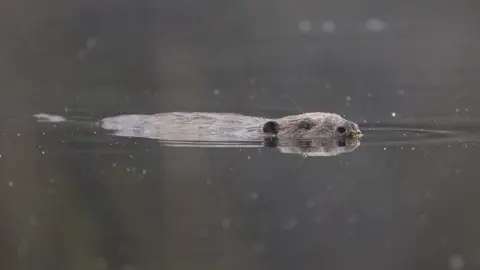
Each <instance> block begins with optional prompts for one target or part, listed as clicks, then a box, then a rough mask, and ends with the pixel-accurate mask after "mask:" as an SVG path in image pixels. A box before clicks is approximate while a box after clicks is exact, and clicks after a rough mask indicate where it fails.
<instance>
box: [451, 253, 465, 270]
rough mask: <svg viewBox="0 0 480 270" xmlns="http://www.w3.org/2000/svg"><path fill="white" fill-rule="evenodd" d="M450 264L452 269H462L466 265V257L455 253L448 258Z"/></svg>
mask: <svg viewBox="0 0 480 270" xmlns="http://www.w3.org/2000/svg"><path fill="white" fill-rule="evenodd" d="M448 266H449V267H450V269H452V270H461V269H463V267H464V266H465V259H464V258H463V256H462V255H461V254H454V255H452V256H450V258H448Z"/></svg>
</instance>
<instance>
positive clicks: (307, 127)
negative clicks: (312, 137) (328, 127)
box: [300, 122, 313, 130]
mask: <svg viewBox="0 0 480 270" xmlns="http://www.w3.org/2000/svg"><path fill="white" fill-rule="evenodd" d="M312 126H313V125H312V124H311V123H309V122H302V123H300V128H303V129H306V130H309V129H311V128H312Z"/></svg>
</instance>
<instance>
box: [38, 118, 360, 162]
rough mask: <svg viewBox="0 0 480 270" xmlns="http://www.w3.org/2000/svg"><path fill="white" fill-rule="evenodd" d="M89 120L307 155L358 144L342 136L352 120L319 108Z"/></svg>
mask: <svg viewBox="0 0 480 270" xmlns="http://www.w3.org/2000/svg"><path fill="white" fill-rule="evenodd" d="M34 116H35V117H36V118H37V120H38V121H39V122H65V121H67V119H66V118H65V117H63V116H58V115H49V114H36V115H34ZM95 125H96V126H100V127H102V128H103V129H106V130H110V131H113V134H114V135H116V136H122V137H140V138H151V139H157V140H162V141H171V142H181V141H184V142H185V141H187V142H192V141H197V142H198V141H200V142H222V141H223V142H234V141H237V142H238V141H261V142H262V143H263V145H264V146H267V147H278V148H280V149H281V151H282V149H283V151H282V152H286V153H303V154H305V153H307V152H309V153H311V154H309V155H321V156H325V155H332V154H338V153H340V152H346V151H347V152H349V151H352V150H353V149H355V148H356V147H357V146H358V142H356V143H355V142H353V143H352V140H350V141H348V142H347V141H346V139H355V138H359V137H361V136H362V133H361V131H360V129H359V128H358V126H357V124H355V123H353V122H351V121H349V120H346V119H344V118H342V117H341V116H340V115H338V114H335V113H324V112H312V113H303V114H298V115H291V116H286V117H282V118H278V119H270V118H263V117H253V116H245V115H240V114H234V113H202V112H172V113H159V114H154V115H143V114H132V115H119V116H113V117H107V118H104V119H102V120H100V121H98V122H95ZM182 145H183V146H186V145H185V144H182ZM170 146H175V144H170ZM195 146H197V147H198V146H199V145H195ZM204 146H213V145H212V144H205V145H204ZM217 146H218V144H217ZM224 146H228V145H224ZM230 146H231V144H230ZM315 153H316V154H315Z"/></svg>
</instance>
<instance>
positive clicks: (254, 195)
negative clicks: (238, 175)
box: [250, 192, 259, 200]
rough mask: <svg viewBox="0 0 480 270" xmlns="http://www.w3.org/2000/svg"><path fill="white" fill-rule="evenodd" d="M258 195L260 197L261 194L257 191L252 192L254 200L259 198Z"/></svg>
mask: <svg viewBox="0 0 480 270" xmlns="http://www.w3.org/2000/svg"><path fill="white" fill-rule="evenodd" d="M258 197H259V195H258V193H256V192H252V193H251V194H250V198H251V199H252V200H256V199H258Z"/></svg>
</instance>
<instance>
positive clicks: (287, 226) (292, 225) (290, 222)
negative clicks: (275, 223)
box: [283, 218, 298, 230]
mask: <svg viewBox="0 0 480 270" xmlns="http://www.w3.org/2000/svg"><path fill="white" fill-rule="evenodd" d="M297 223H298V220H297V219H296V218H291V219H289V220H288V221H287V223H286V224H285V226H283V228H284V229H285V230H293V229H294V228H295V227H296V226H297Z"/></svg>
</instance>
